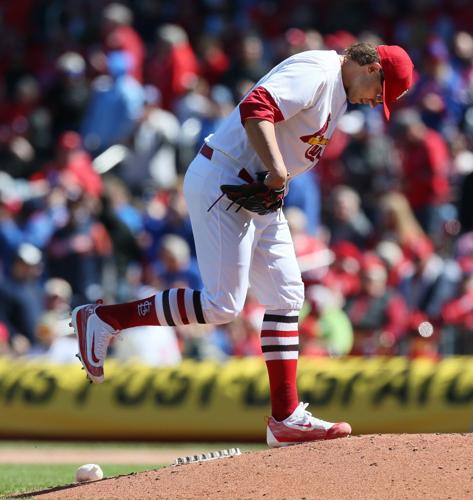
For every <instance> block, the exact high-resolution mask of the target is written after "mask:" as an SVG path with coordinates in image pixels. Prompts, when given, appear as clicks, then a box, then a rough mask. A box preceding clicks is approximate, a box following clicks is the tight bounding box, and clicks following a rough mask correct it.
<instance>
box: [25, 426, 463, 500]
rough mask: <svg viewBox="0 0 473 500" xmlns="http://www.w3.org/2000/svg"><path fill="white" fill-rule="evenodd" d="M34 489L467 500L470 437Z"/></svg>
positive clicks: (72, 494)
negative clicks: (65, 486)
mask: <svg viewBox="0 0 473 500" xmlns="http://www.w3.org/2000/svg"><path fill="white" fill-rule="evenodd" d="M38 493H40V492H36V493H33V494H30V496H31V497H33V498H48V499H56V498H68V499H70V498H77V499H97V498H101V499H112V498H117V499H118V498H119V499H121V498H126V499H151V498H152V499H160V498H169V499H173V500H174V499H183V498H186V499H202V498H216V499H220V498H222V499H235V498H239V499H240V498H244V499H253V498H255V499H276V498H277V499H282V498H298V499H303V498H305V499H316V498H318V499H320V498H323V499H325V500H328V499H337V500H340V499H363V500H366V499H374V498H376V499H382V498H390V499H401V498H402V499H410V498H412V499H418V498H429V499H433V498H436V499H440V498H442V499H448V498H449V499H465V498H473V435H471V434H398V435H393V434H380V435H365V436H355V437H349V438H344V439H339V440H334V441H322V442H315V443H309V444H304V445H299V446H292V447H288V448H283V449H276V450H267V451H259V452H249V453H244V454H243V455H241V456H237V457H232V458H225V459H221V460H214V461H209V462H200V463H195V464H190V465H182V466H170V467H166V468H164V469H160V470H156V471H149V472H144V473H140V474H133V475H129V476H119V477H116V478H110V479H103V480H102V481H97V482H94V483H87V484H83V485H78V486H71V487H67V488H60V489H56V491H51V490H50V491H49V492H41V494H38Z"/></svg>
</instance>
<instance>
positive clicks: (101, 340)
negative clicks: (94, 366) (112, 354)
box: [95, 330, 112, 359]
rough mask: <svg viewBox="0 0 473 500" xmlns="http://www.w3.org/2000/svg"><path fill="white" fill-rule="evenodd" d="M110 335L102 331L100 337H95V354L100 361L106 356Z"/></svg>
mask: <svg viewBox="0 0 473 500" xmlns="http://www.w3.org/2000/svg"><path fill="white" fill-rule="evenodd" d="M111 337H112V334H111V333H108V332H107V331H105V330H104V331H102V332H101V334H100V335H95V342H96V343H95V353H96V355H97V356H98V357H99V358H100V359H101V358H105V356H106V355H107V349H108V345H109V344H110V338H111Z"/></svg>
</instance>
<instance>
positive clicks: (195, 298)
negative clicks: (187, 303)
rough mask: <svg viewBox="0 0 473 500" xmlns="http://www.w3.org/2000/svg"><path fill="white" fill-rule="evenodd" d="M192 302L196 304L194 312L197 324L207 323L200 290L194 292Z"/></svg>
mask: <svg viewBox="0 0 473 500" xmlns="http://www.w3.org/2000/svg"><path fill="white" fill-rule="evenodd" d="M192 301H193V303H194V311H195V317H196V319H197V322H198V323H205V319H204V313H203V311H202V304H201V302H200V292H199V291H198V290H194V293H193V296H192Z"/></svg>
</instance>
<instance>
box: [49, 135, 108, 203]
mask: <svg viewBox="0 0 473 500" xmlns="http://www.w3.org/2000/svg"><path fill="white" fill-rule="evenodd" d="M45 174H46V177H47V179H48V180H49V182H50V183H51V185H57V184H60V185H62V186H68V187H69V188H70V187H71V186H78V187H79V188H80V190H81V191H83V192H84V193H87V194H89V195H91V196H93V197H94V198H97V197H99V196H100V195H101V194H102V179H101V177H100V175H99V174H98V173H97V172H96V171H95V170H94V167H93V165H92V160H91V158H90V155H89V153H87V152H86V151H85V150H84V149H83V148H82V141H81V138H80V135H79V134H78V133H76V132H64V133H63V134H62V135H61V136H60V137H59V139H58V142H57V150H56V159H55V161H53V162H51V163H49V164H48V165H46V169H45Z"/></svg>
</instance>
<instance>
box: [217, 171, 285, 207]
mask: <svg viewBox="0 0 473 500" xmlns="http://www.w3.org/2000/svg"><path fill="white" fill-rule="evenodd" d="M266 175H267V172H261V173H259V174H258V176H257V180H256V181H255V182H251V183H249V184H238V185H234V184H223V185H221V186H220V189H221V190H222V193H223V194H224V195H226V196H227V198H228V199H229V200H231V203H230V205H229V206H228V207H227V210H228V209H229V208H230V207H231V206H232V205H233V204H234V203H236V204H237V205H239V207H238V208H237V210H236V211H237V212H238V210H240V209H241V208H242V207H243V208H245V209H246V210H249V211H250V212H254V213H256V214H259V215H266V214H269V213H271V212H276V210H278V209H279V208H281V207H282V205H283V200H284V191H285V190H284V187H282V188H281V189H271V188H269V187H268V186H266V184H264V179H265V178H266Z"/></svg>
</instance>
